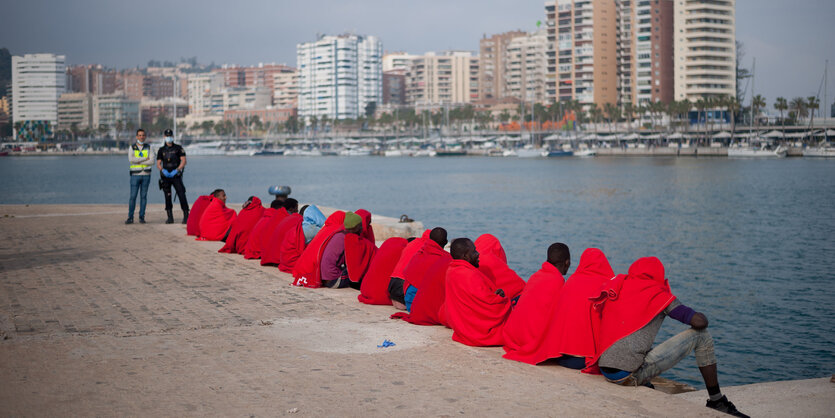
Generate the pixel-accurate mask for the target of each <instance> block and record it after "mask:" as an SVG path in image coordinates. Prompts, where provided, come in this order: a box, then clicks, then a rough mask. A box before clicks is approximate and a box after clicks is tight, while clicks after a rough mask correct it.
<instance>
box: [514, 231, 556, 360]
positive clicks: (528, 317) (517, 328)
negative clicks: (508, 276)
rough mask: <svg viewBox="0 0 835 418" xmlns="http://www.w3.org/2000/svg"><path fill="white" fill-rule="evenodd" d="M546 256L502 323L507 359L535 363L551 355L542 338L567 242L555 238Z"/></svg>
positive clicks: (551, 314)
mask: <svg viewBox="0 0 835 418" xmlns="http://www.w3.org/2000/svg"><path fill="white" fill-rule="evenodd" d="M547 257H548V258H547V260H546V261H545V262H544V263H542V268H540V269H539V271H537V272H536V273H534V274H533V275H532V276H531V278H530V279H528V283H527V284H526V285H525V290H523V291H522V296H520V297H519V301H518V302H517V303H516V306H515V307H514V308H513V312H512V313H511V314H510V318H509V319H508V320H507V325H505V327H504V351H505V352H506V354H505V355H504V358H506V359H510V360H516V361H521V362H523V363H528V364H537V363H539V362H542V361H544V360H547V359H548V358H550V357H551V356H550V355H549V354H548V353H547V351H548V350H547V347H546V346H545V344H543V341H544V338H545V334H546V331H547V330H548V328H549V326H550V325H551V321H552V318H553V317H554V314H555V313H556V311H557V307H558V306H559V301H560V293H561V292H562V287H563V284H565V279H564V278H563V276H564V275H565V274H566V273H567V272H568V268H569V267H570V266H571V253H570V252H569V251H568V246H567V245H565V244H563V243H561V242H556V243H553V244H551V245H550V246H549V247H548V253H547Z"/></svg>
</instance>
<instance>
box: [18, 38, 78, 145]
mask: <svg viewBox="0 0 835 418" xmlns="http://www.w3.org/2000/svg"><path fill="white" fill-rule="evenodd" d="M65 61H66V57H65V56H64V55H54V54H26V55H24V56H22V57H20V56H13V57H12V111H13V118H14V122H13V123H14V124H15V125H16V124H17V123H18V122H22V127H21V128H20V129H14V137H15V139H18V138H20V137H22V138H20V139H24V140H35V139H43V138H48V137H51V136H52V132H53V130H54V128H55V127H56V125H57V124H58V98H59V97H60V96H61V94H63V93H64V92H65V90H66V82H67V75H66V66H65Z"/></svg>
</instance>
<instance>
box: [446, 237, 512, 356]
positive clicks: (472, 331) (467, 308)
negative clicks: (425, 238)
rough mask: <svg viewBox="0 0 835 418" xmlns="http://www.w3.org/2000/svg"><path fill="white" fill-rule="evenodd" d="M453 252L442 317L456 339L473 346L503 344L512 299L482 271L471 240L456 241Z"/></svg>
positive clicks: (451, 248)
mask: <svg viewBox="0 0 835 418" xmlns="http://www.w3.org/2000/svg"><path fill="white" fill-rule="evenodd" d="M450 253H451V254H452V259H453V260H452V262H451V263H450V264H449V268H448V269H447V272H446V274H447V277H446V295H445V300H444V305H443V308H442V309H443V310H444V312H443V314H442V315H443V316H444V318H445V321H446V324H447V325H449V327H450V328H452V331H453V332H452V339H453V340H454V341H458V342H460V343H462V344H466V345H470V346H494V345H503V344H504V338H503V337H502V330H503V328H504V326H505V324H506V323H507V318H508V317H509V316H510V311H511V307H512V305H511V302H510V299H509V298H508V297H507V296H505V293H504V291H503V290H502V289H500V288H498V287H496V284H495V283H494V282H493V280H491V279H490V278H489V277H487V276H486V275H485V274H484V273H482V272H481V271H480V270H479V269H478V266H479V253H478V251H476V248H475V244H473V242H472V241H471V240H470V239H468V238H458V239H455V240H453V241H452V245H451V246H450Z"/></svg>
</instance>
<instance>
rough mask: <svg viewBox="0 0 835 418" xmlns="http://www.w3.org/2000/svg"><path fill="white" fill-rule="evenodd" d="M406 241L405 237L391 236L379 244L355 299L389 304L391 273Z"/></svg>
mask: <svg viewBox="0 0 835 418" xmlns="http://www.w3.org/2000/svg"><path fill="white" fill-rule="evenodd" d="M408 243H409V241H407V240H406V239H405V238H400V237H393V238H389V239H387V240H385V241H384V242H383V244H382V245H380V248H379V249H378V250H377V252H376V253H375V254H374V257H373V258H372V259H371V264H369V266H368V271H367V272H366V273H365V277H364V278H363V279H362V283H361V284H360V294H359V295H357V300H359V301H360V302H362V303H365V304H368V305H391V298H389V292H388V285H389V281H390V280H391V273H392V272H393V271H394V267H395V266H396V265H397V262H398V261H400V254H401V253H403V249H404V248H406V244H408Z"/></svg>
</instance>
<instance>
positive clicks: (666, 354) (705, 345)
mask: <svg viewBox="0 0 835 418" xmlns="http://www.w3.org/2000/svg"><path fill="white" fill-rule="evenodd" d="M592 315H593V316H592V327H593V329H594V334H595V336H596V337H597V338H596V340H595V343H596V344H595V348H596V351H597V353H598V354H597V358H595V359H594V361H596V362H598V363H599V366H600V372H601V373H602V374H603V376H604V377H605V378H606V380H608V381H610V382H612V383H617V384H620V385H625V386H639V385H646V384H649V383H650V380H652V378H653V377H655V376H658V375H659V374H661V373H662V372H664V371H666V370H668V369H670V368H672V367H673V366H675V365H676V364H677V363H678V362H679V361H681V360H683V359H684V358H685V357H687V356H689V355H690V353H691V352H693V353H694V354H695V357H696V365H697V366H698V367H699V372H700V373H701V375H702V378H703V379H704V382H705V386H706V387H707V393H708V396H709V399H708V401H707V404H706V406H707V407H708V408H713V409H716V410H718V411H721V412H725V413H727V414H731V415H735V416H746V415H745V414H743V413H741V412H739V411H738V410H737V409H736V406H734V404H733V403H731V402H730V401H729V400H728V398H727V397H725V396H724V395H722V392H721V390H720V389H719V377H718V373H717V367H716V355H715V353H714V345H713V337H711V335H710V333H709V332H708V331H707V329H706V328H707V326H708V321H707V317H706V316H705V315H704V314H701V313H699V312H696V311H694V310H693V309H691V308H689V307H687V306H685V305H683V304H682V303H681V302H679V301H678V299H677V298H676V297H675V296H673V294H672V292H671V291H670V284H669V283H668V282H667V279H666V278H665V277H664V266H663V265H662V264H661V261H660V260H658V259H657V258H655V257H645V258H640V259H638V260H637V261H635V262H634V263H632V266H630V267H629V273H628V274H625V275H624V274H620V275H617V276H615V277H613V278H611V279H609V280H607V281H606V282H604V283H603V285H602V286H601V291H600V294H599V296H597V297H596V298H594V303H593V304H592ZM668 315H669V316H670V317H672V318H673V319H675V320H677V321H680V322H682V323H684V324H687V325H690V328H689V329H687V330H685V331H682V332H680V333H679V334H677V335H675V336H673V337H671V338H670V339H668V340H666V341H664V342H663V343H661V344H658V345H657V346H655V347H653V346H652V344H653V341H654V340H655V337H656V335H657V334H658V330H659V329H660V328H661V323H662V322H663V321H664V318H665V317H666V316H668Z"/></svg>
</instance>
